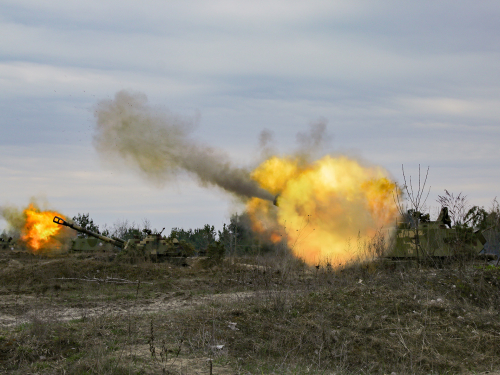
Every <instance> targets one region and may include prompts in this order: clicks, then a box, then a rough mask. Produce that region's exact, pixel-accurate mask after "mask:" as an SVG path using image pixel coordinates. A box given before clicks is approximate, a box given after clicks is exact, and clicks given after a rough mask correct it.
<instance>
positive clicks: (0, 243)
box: [0, 237, 14, 250]
mask: <svg viewBox="0 0 500 375" xmlns="http://www.w3.org/2000/svg"><path fill="white" fill-rule="evenodd" d="M13 246H14V241H13V239H12V237H9V238H7V239H5V238H3V237H0V250H6V249H12V247H13Z"/></svg>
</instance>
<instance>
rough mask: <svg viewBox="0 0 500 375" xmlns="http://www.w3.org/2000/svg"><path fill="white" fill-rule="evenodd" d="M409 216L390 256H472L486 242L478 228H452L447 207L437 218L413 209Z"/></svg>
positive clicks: (402, 226) (398, 232) (397, 233)
mask: <svg viewBox="0 0 500 375" xmlns="http://www.w3.org/2000/svg"><path fill="white" fill-rule="evenodd" d="M405 219H406V220H405V221H403V222H400V223H398V225H397V230H396V235H395V238H394V243H393V246H392V250H391V251H390V252H389V253H388V254H387V255H386V257H388V258H396V259H398V258H416V257H418V258H441V259H444V258H448V257H469V258H470V257H474V256H477V255H478V254H479V253H480V252H481V250H482V249H483V247H484V244H485V243H486V239H485V238H484V236H483V234H482V233H481V232H480V231H478V230H473V229H472V228H451V220H450V217H449V215H448V209H447V208H446V207H443V208H442V209H441V213H440V214H439V217H438V219H437V220H436V221H430V220H429V215H422V214H421V213H420V212H413V211H411V210H410V211H409V212H408V214H407V215H406V218H405Z"/></svg>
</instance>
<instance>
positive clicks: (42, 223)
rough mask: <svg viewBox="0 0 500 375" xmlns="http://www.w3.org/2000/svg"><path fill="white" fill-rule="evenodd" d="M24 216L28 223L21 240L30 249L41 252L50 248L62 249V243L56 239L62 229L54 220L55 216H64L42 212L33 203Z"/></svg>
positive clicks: (51, 212)
mask: <svg viewBox="0 0 500 375" xmlns="http://www.w3.org/2000/svg"><path fill="white" fill-rule="evenodd" d="M23 214H24V215H25V217H26V221H25V223H24V227H23V229H22V235H21V239H22V240H23V241H24V242H25V243H26V245H27V246H28V247H29V248H30V249H32V250H34V251H39V250H41V249H46V248H49V247H56V248H59V247H60V243H59V241H58V240H57V239H56V238H55V237H56V236H57V235H58V234H59V233H60V231H61V228H62V227H61V226H60V225H57V224H56V223H54V222H53V221H52V220H53V219H54V216H59V217H62V218H64V216H62V215H61V214H60V213H58V212H55V211H40V209H38V208H37V207H36V206H35V205H34V204H32V203H30V205H29V207H28V208H26V209H25V210H24V211H23Z"/></svg>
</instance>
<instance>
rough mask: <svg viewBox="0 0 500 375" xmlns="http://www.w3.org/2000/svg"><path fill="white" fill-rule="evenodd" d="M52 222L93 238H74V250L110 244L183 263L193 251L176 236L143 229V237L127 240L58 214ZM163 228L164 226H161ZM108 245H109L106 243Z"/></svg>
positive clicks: (121, 250)
mask: <svg viewBox="0 0 500 375" xmlns="http://www.w3.org/2000/svg"><path fill="white" fill-rule="evenodd" d="M53 222H54V223H56V224H59V225H64V226H66V227H69V228H72V229H74V230H76V231H78V232H80V233H85V234H87V235H88V236H91V237H93V238H80V239H76V240H75V242H74V243H73V246H72V248H73V249H74V250H76V251H93V250H101V249H102V248H103V247H106V246H107V245H106V244H110V245H112V246H113V247H115V248H118V250H119V251H120V253H123V254H129V255H138V256H144V257H145V258H148V259H151V260H154V261H162V260H169V261H171V262H173V263H179V264H185V258H186V257H188V256H191V255H192V253H193V250H192V247H191V246H189V245H188V244H185V243H180V242H179V241H178V240H177V238H172V239H170V238H166V237H164V236H162V234H161V233H162V232H163V231H162V232H160V233H152V231H151V230H149V229H145V230H143V232H144V233H145V235H146V236H145V238H143V239H140V238H134V239H130V240H128V241H125V240H122V239H120V238H116V237H111V238H110V237H106V236H103V235H101V234H98V233H94V232H92V231H89V230H87V229H85V228H82V227H81V226H79V225H77V224H74V223H71V222H68V221H66V220H64V219H62V218H60V217H59V216H55V217H54V219H53ZM163 229H165V228H163ZM108 246H109V245H108Z"/></svg>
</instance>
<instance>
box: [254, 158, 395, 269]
mask: <svg viewBox="0 0 500 375" xmlns="http://www.w3.org/2000/svg"><path fill="white" fill-rule="evenodd" d="M252 178H253V179H255V180H256V181H257V182H258V183H259V184H260V186H261V187H262V188H264V189H266V190H268V191H270V192H271V193H273V194H279V197H278V205H279V208H276V207H273V206H272V204H271V203H270V202H267V201H264V200H261V199H258V198H252V199H251V200H250V201H249V202H248V204H247V210H248V213H249V215H250V217H251V218H252V225H253V229H254V230H255V231H258V232H261V233H265V234H266V235H267V236H268V237H269V238H270V240H271V241H273V242H279V241H281V240H282V239H286V241H287V244H288V247H289V248H290V249H291V250H292V251H293V252H294V254H295V255H297V256H299V257H301V258H302V259H304V260H305V261H306V262H307V263H308V264H311V265H313V264H319V263H322V262H326V261H328V262H330V263H331V264H332V265H335V266H338V265H344V264H346V263H347V262H350V261H355V260H363V259H364V258H365V257H366V256H368V254H364V251H363V249H358V248H360V247H362V246H361V245H360V243H361V244H362V243H366V242H367V241H369V240H370V239H371V238H372V237H373V236H375V234H376V233H377V231H378V230H380V229H381V228H382V227H384V226H387V225H390V224H392V223H394V221H395V218H396V215H397V208H396V205H395V203H394V199H393V196H392V194H393V192H394V191H395V188H396V185H395V183H394V182H392V181H391V180H390V178H389V177H388V173H387V172H386V171H385V170H384V169H382V168H380V167H368V166H363V165H361V164H360V163H359V162H357V161H355V160H352V159H349V158H347V157H332V156H325V157H323V158H322V159H320V160H316V161H314V162H312V163H306V162H304V161H303V160H300V159H299V158H292V157H288V158H279V157H272V158H270V159H268V160H266V161H265V162H263V163H262V164H261V165H260V166H258V167H257V168H256V169H255V170H254V171H253V173H252ZM359 241H361V242H359ZM357 242H358V243H357ZM365 253H366V251H365Z"/></svg>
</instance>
